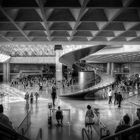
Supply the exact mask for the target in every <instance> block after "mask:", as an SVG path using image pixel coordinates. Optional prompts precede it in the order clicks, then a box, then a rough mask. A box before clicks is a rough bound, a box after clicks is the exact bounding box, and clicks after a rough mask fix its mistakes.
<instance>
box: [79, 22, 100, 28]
mask: <svg viewBox="0 0 140 140" xmlns="http://www.w3.org/2000/svg"><path fill="white" fill-rule="evenodd" d="M77 30H98V27H97V25H96V22H81V24H80V25H79V26H78V27H77Z"/></svg>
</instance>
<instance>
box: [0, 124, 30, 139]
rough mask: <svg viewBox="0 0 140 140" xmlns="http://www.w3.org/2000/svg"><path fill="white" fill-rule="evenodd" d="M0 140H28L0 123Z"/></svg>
mask: <svg viewBox="0 0 140 140" xmlns="http://www.w3.org/2000/svg"><path fill="white" fill-rule="evenodd" d="M0 140H29V139H28V138H27V137H25V136H23V135H20V134H19V133H17V132H16V131H15V130H12V129H10V128H8V127H7V126H5V125H4V124H2V123H0Z"/></svg>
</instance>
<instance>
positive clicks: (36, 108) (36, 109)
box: [35, 102, 39, 114]
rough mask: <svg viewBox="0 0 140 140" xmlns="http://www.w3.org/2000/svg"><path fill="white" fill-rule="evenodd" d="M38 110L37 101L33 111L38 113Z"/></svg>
mask: <svg viewBox="0 0 140 140" xmlns="http://www.w3.org/2000/svg"><path fill="white" fill-rule="evenodd" d="M38 111H39V107H38V102H37V103H36V105H35V112H36V114H37V113H38Z"/></svg>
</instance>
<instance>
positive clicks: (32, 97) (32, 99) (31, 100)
mask: <svg viewBox="0 0 140 140" xmlns="http://www.w3.org/2000/svg"><path fill="white" fill-rule="evenodd" d="M33 101H34V96H33V93H31V94H30V103H31V104H32V103H33Z"/></svg>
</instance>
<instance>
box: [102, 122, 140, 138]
mask: <svg viewBox="0 0 140 140" xmlns="http://www.w3.org/2000/svg"><path fill="white" fill-rule="evenodd" d="M136 134H139V135H140V124H138V125H136V126H132V127H130V128H128V129H125V130H122V131H120V132H118V133H116V134H114V135H111V136H108V137H105V138H103V139H102V140H115V139H116V138H117V140H122V136H127V137H129V136H133V140H138V138H137V137H136Z"/></svg>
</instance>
